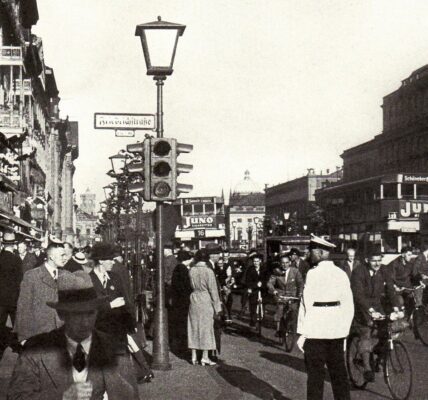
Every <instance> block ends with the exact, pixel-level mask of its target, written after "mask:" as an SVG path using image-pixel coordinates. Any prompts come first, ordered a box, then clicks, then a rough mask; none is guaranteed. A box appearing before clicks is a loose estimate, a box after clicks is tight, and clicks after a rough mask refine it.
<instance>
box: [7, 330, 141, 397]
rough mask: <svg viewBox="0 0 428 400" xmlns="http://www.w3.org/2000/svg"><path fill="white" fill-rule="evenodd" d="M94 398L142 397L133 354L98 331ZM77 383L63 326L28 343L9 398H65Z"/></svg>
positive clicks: (92, 361)
mask: <svg viewBox="0 0 428 400" xmlns="http://www.w3.org/2000/svg"><path fill="white" fill-rule="evenodd" d="M88 363H89V366H88V381H91V383H92V387H93V390H92V396H91V400H102V399H103V394H104V392H105V391H107V395H108V400H125V399H126V400H128V399H129V400H138V398H139V397H138V388H137V382H136V380H135V376H134V369H133V367H132V364H131V361H130V359H129V356H127V355H126V354H125V351H124V350H123V351H118V349H113V346H112V343H111V338H110V337H109V336H107V335H105V334H103V333H101V332H98V331H94V332H93V335H92V344H91V348H90V350H89V356H88ZM72 383H73V371H72V364H71V358H70V356H69V354H68V352H67V342H66V337H65V335H64V332H63V329H57V330H54V331H52V332H49V333H45V334H42V335H38V336H36V337H35V338H32V339H30V340H29V341H28V342H27V343H26V344H25V349H24V352H23V353H22V354H21V355H20V357H19V359H18V361H17V363H16V365H15V369H14V371H13V374H12V378H11V381H10V384H9V390H8V397H7V399H8V400H61V399H62V397H63V393H64V391H66V390H67V389H68V388H69V386H70V385H71V384H72Z"/></svg>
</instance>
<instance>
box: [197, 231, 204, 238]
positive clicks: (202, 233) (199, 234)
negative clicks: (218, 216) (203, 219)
mask: <svg viewBox="0 0 428 400" xmlns="http://www.w3.org/2000/svg"><path fill="white" fill-rule="evenodd" d="M204 237H205V229H196V230H195V238H204Z"/></svg>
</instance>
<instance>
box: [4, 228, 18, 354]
mask: <svg viewBox="0 0 428 400" xmlns="http://www.w3.org/2000/svg"><path fill="white" fill-rule="evenodd" d="M2 243H3V250H2V251H1V252H0V359H1V358H2V356H3V352H4V350H5V349H6V347H7V346H8V344H9V343H8V342H9V339H8V336H9V335H8V329H7V327H6V323H7V318H8V317H10V319H11V322H12V324H13V323H14V322H15V315H16V303H17V301H18V295H19V285H20V284H21V280H22V262H21V259H20V258H19V257H18V256H17V255H16V254H15V253H14V250H15V247H16V239H15V234H14V233H13V232H6V233H4V235H3V241H2Z"/></svg>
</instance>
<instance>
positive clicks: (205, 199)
mask: <svg viewBox="0 0 428 400" xmlns="http://www.w3.org/2000/svg"><path fill="white" fill-rule="evenodd" d="M214 202H215V198H214V197H193V198H191V199H183V204H202V203H203V204H207V203H214Z"/></svg>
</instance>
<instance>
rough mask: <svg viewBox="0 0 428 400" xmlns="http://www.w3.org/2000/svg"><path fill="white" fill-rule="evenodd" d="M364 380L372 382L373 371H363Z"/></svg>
mask: <svg viewBox="0 0 428 400" xmlns="http://www.w3.org/2000/svg"><path fill="white" fill-rule="evenodd" d="M363 376H364V380H365V381H366V382H374V381H375V373H374V372H373V371H364V374H363Z"/></svg>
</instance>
